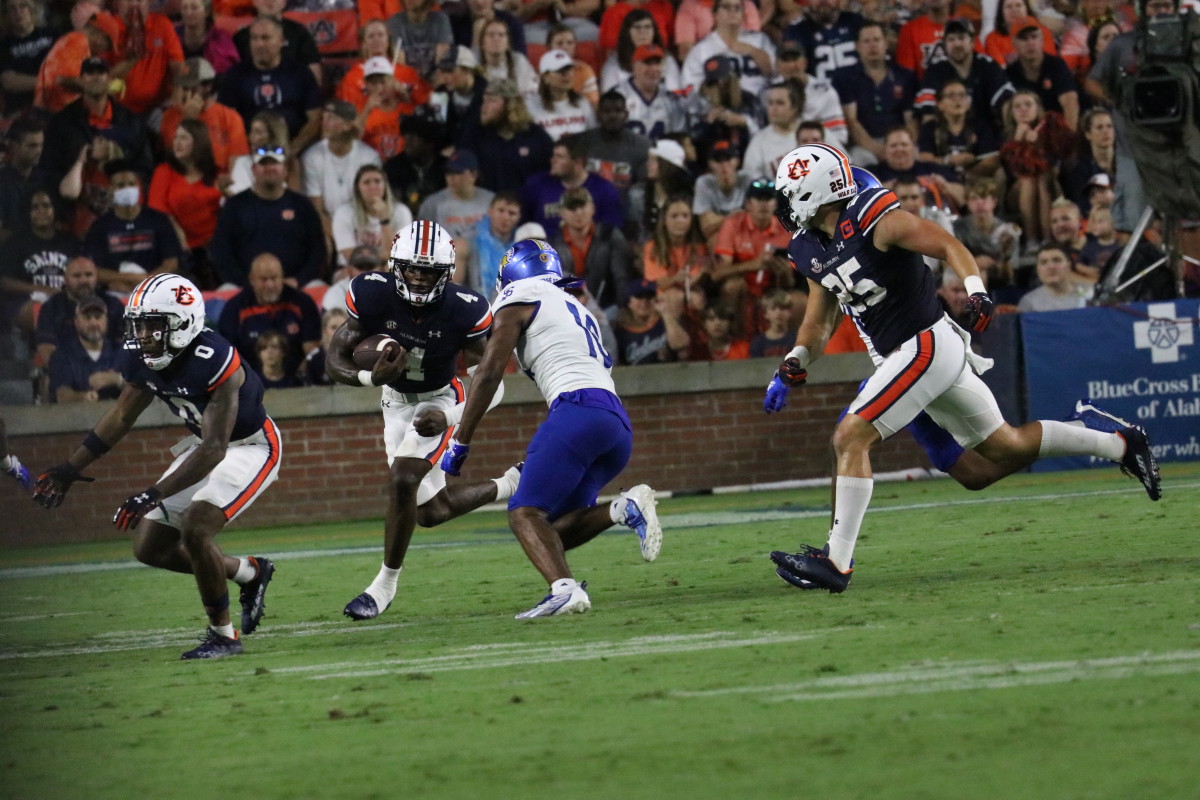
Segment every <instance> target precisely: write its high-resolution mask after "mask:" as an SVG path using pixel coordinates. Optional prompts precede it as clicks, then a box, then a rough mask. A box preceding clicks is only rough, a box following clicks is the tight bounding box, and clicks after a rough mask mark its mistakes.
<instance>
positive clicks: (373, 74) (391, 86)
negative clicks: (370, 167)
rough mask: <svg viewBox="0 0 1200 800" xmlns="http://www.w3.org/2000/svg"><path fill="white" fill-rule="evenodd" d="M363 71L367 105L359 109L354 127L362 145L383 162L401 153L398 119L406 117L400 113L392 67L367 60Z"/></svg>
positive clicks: (384, 63) (402, 147) (380, 58)
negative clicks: (359, 135)
mask: <svg viewBox="0 0 1200 800" xmlns="http://www.w3.org/2000/svg"><path fill="white" fill-rule="evenodd" d="M363 69H364V72H365V74H366V84H367V102H366V103H365V104H364V105H363V107H362V108H360V109H359V114H358V119H357V123H358V126H359V128H361V129H362V137H361V138H362V140H363V143H364V144H367V145H369V146H370V147H372V148H374V150H375V152H376V153H379V157H380V159H383V160H386V159H389V158H391V157H392V156H394V155H397V154H399V153H403V152H404V136H403V134H402V132H401V130H400V118H401V117H402V116H407V115H406V114H404V113H403V112H402V110H401V102H400V94H399V93H398V92H397V91H396V87H397V83H396V78H395V77H394V76H393V75H392V65H391V64H389V63H388V62H387V60H386V59H384V58H382V57H380V56H376V57H374V58H371V59H368V60H367V63H366V64H365V65H364V67H363Z"/></svg>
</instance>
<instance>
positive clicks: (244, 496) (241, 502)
mask: <svg viewBox="0 0 1200 800" xmlns="http://www.w3.org/2000/svg"><path fill="white" fill-rule="evenodd" d="M263 432H264V433H266V434H267V444H268V446H269V447H270V449H271V453H270V455H269V456H267V463H265V464H263V468H262V469H260V470H259V471H258V474H257V475H255V476H254V480H252V481H251V482H250V485H249V486H248V487H246V489H245V491H243V492H242V493H241V494H239V495H238V496H237V499H235V500H234V501H233V502H232V503H230V504H229V505H227V506H225V508H224V511H225V519H233V516H234V515H235V514H237V513H238V512H239V511H241V510H242V508H243V507H244V506H245V505H246V504H247V503H249V502H250V501H251V500H253V499H254V495H255V494H256V493H257V492H258V490H259V488H260V487H261V486H262V485H263V482H264V481H266V479H267V476H268V475H270V474H271V470H273V469H275V465H276V464H278V463H279V430H278V429H277V428H276V427H275V423H274V422H272V421H271V418H270V417H267V421H266V423H264V424H263Z"/></svg>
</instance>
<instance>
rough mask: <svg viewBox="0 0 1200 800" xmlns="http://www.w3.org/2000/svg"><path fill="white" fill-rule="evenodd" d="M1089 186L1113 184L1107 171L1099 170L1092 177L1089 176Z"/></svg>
mask: <svg viewBox="0 0 1200 800" xmlns="http://www.w3.org/2000/svg"><path fill="white" fill-rule="evenodd" d="M1087 185H1088V186H1105V187H1108V186H1112V181H1111V180H1110V179H1109V177H1108V173H1107V172H1097V173H1096V174H1095V175H1093V176H1092V177H1090V178H1088V182H1087Z"/></svg>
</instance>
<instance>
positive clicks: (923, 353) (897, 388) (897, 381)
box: [855, 331, 933, 422]
mask: <svg viewBox="0 0 1200 800" xmlns="http://www.w3.org/2000/svg"><path fill="white" fill-rule="evenodd" d="M932 363H933V331H925V332H923V333H919V334H917V354H916V356H915V357H914V358H913V360H912V363H911V364H909V365H908V367H907V368H905V370H904V371H903V372H901V373H900V374H899V375H897V376H896V377H895V378H894V379H892V382H891V383H890V384H889V385H888V386H887V387H886V388H885V389H884V390H883V392H882V393H880V394H879V396H877V397H876V398H875V399H874V400H872V401H871V402H870V403H867V404H866V405H865V406H863V407H862V408H860V409H859V410H858V411H856V412H855V413H856V414H858V416H860V417H862V418H863V419H865V420H866V421H867V422H873V421H875V420H877V419H879V418H880V417H881V416H883V413H884V412H885V411H887V410H888V409H889V408H891V406H892V404H893V403H895V402H896V401H897V400H899V399H900V397H901V396H902V395H903V394H904V393H905V392H907V391H908V390H909V389H911V388H912V386H913V384H914V383H916V382H917V381H918V380H920V378H921V376H922V375H924V374H925V372H926V370H928V369H929V365H930V364H932Z"/></svg>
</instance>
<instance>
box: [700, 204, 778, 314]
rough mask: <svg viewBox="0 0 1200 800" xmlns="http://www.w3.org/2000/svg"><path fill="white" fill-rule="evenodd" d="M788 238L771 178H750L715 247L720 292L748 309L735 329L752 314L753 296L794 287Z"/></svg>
mask: <svg viewBox="0 0 1200 800" xmlns="http://www.w3.org/2000/svg"><path fill="white" fill-rule="evenodd" d="M790 240H791V235H790V234H789V233H788V232H787V231H786V230H784V228H783V225H781V224H780V223H779V220H778V219H776V218H775V184H774V183H771V182H770V181H754V182H753V183H751V184H750V186H749V188H748V189H746V202H745V208H743V210H741V211H735V212H734V213H732V214H730V215H729V216H728V217H726V218H725V221H724V222H722V223H721V227H720V229H719V230H718V231H717V240H716V243H715V245H714V247H713V255H714V256H715V260H716V264H715V266H714V267H713V280H714V281H715V282H716V284H717V286H718V288H719V290H720V293H721V296H722V297H723V298H724V299H725V300H726V301H728V302H729V303H731V304H732V305H733V307H734V308H738V309H741V308H743V306H745V307H747V309H748V313H746V314H743V315H741V317H742V318H740V319H738V323H739V325H738V327H737V329H736V330H737V331H738V332H739V333H741V332H742V331H743V327H742V324H741V323H743V322H744V321H745V319H746V318H749V319H750V320H751V321H752V320H753V319H754V316H755V309H756V307H757V303H756V301H757V298H759V297H761V296H762V295H763V293H764V292H766V290H767V289H771V288H781V289H790V288H792V287H791V281H792V275H793V273H792V266H791V263H790V262H789V261H788V258H787V255H786V253H784V252H783V251H785V250H787V246H788V242H789V241H790ZM748 298H749V299H750V301H749V302H747V300H748Z"/></svg>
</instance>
